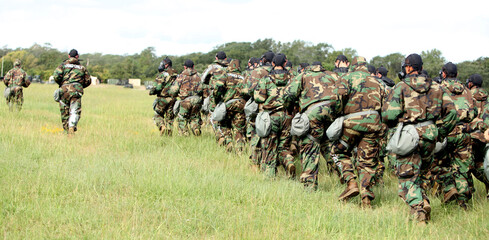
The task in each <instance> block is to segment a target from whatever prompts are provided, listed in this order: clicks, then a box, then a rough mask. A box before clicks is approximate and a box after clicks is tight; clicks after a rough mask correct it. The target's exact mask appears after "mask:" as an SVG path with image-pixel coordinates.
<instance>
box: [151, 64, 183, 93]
mask: <svg viewBox="0 0 489 240" xmlns="http://www.w3.org/2000/svg"><path fill="white" fill-rule="evenodd" d="M177 76H178V74H177V71H175V69H173V68H172V67H170V68H168V69H165V70H164V71H163V72H161V73H160V74H159V75H158V77H156V79H155V82H156V86H155V92H156V94H157V96H158V97H168V96H170V94H168V91H169V90H170V87H171V86H172V84H173V82H174V81H175V79H176V78H177Z"/></svg>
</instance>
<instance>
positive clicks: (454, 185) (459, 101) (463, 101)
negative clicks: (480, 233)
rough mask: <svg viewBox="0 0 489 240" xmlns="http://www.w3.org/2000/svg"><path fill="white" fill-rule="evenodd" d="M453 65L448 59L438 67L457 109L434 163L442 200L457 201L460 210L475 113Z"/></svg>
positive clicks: (467, 189)
mask: <svg viewBox="0 0 489 240" xmlns="http://www.w3.org/2000/svg"><path fill="white" fill-rule="evenodd" d="M457 75H458V71H457V66H456V65H455V64H453V63H451V62H449V63H447V64H445V65H444V66H443V69H442V79H443V80H442V83H441V85H442V86H443V87H444V88H445V90H446V91H447V92H448V93H449V95H450V96H451V97H452V99H453V102H454V104H455V107H456V109H457V115H458V122H457V126H456V127H455V128H454V129H453V131H451V132H450V133H449V134H448V136H447V146H446V148H447V149H450V151H443V152H440V153H442V154H441V155H440V156H439V158H438V159H436V165H437V167H439V168H440V171H441V172H440V173H439V174H440V176H439V177H440V181H441V182H443V186H444V189H443V192H444V193H445V194H444V197H443V202H444V203H448V202H450V201H452V200H458V204H459V205H460V207H462V208H463V209H467V202H468V201H469V200H470V199H471V197H472V190H471V186H472V178H471V176H470V170H471V169H472V168H473V167H474V162H473V158H472V141H471V137H470V133H471V132H472V131H473V130H472V129H470V125H469V123H470V122H472V120H473V119H474V118H475V117H476V116H477V107H476V106H475V102H474V98H473V97H472V93H471V92H470V90H469V89H467V88H465V87H464V85H463V84H462V83H460V82H459V80H458V79H457Z"/></svg>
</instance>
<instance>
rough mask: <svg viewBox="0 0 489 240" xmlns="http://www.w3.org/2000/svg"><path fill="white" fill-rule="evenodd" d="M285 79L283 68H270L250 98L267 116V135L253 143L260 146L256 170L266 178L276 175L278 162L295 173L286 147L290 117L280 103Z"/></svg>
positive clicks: (288, 144) (288, 78)
mask: <svg viewBox="0 0 489 240" xmlns="http://www.w3.org/2000/svg"><path fill="white" fill-rule="evenodd" d="M289 81H290V75H289V73H288V71H287V70H284V69H277V70H275V69H274V70H272V71H271V72H270V74H269V75H268V76H266V77H264V78H261V79H260V80H259V82H258V84H257V86H256V88H255V90H254V94H253V96H254V100H255V101H256V102H257V103H258V104H259V111H260V112H261V111H268V112H269V114H270V118H271V127H272V129H271V132H270V134H269V135H268V136H267V137H264V138H260V140H259V141H260V142H259V143H258V145H257V147H260V148H261V153H260V154H261V162H260V169H261V170H262V171H263V172H265V174H266V175H267V176H269V177H274V176H275V175H276V173H277V165H278V164H281V165H282V166H283V167H284V168H285V169H286V171H287V173H288V174H289V175H291V176H293V174H294V172H295V166H294V157H293V156H292V153H291V152H290V150H289V148H290V140H291V138H290V123H291V120H292V118H290V116H289V115H288V114H286V112H285V111H286V110H285V108H284V106H283V103H284V93H285V92H284V90H285V86H286V84H287V83H288V82H289Z"/></svg>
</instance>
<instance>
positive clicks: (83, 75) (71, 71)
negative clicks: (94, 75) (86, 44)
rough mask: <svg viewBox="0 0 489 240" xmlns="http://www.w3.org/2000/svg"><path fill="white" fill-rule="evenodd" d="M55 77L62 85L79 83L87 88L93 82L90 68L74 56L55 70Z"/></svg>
mask: <svg viewBox="0 0 489 240" xmlns="http://www.w3.org/2000/svg"><path fill="white" fill-rule="evenodd" d="M53 77H54V81H55V82H56V83H57V84H58V85H59V86H60V87H61V86H62V85H64V84H70V83H79V84H81V85H82V87H83V88H86V87H88V86H90V84H91V83H92V80H91V78H90V74H89V73H88V70H87V69H86V68H85V67H84V66H82V65H81V64H80V62H79V61H78V59H77V58H72V57H70V58H69V59H68V60H66V61H64V62H63V63H62V64H61V65H59V66H58V67H57V68H56V70H54V74H53Z"/></svg>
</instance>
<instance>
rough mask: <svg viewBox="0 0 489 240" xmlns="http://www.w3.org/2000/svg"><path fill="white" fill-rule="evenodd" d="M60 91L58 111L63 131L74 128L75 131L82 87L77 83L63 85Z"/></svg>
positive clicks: (80, 105) (80, 107) (79, 113)
mask: <svg viewBox="0 0 489 240" xmlns="http://www.w3.org/2000/svg"><path fill="white" fill-rule="evenodd" d="M61 91H62V93H61V97H60V100H59V110H60V112H61V122H62V123H63V129H64V130H65V131H68V129H69V128H74V131H76V130H77V125H78V122H79V121H80V118H81V112H82V104H81V98H82V96H83V86H82V85H81V84H79V83H71V84H64V85H62V86H61Z"/></svg>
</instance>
